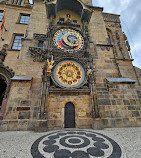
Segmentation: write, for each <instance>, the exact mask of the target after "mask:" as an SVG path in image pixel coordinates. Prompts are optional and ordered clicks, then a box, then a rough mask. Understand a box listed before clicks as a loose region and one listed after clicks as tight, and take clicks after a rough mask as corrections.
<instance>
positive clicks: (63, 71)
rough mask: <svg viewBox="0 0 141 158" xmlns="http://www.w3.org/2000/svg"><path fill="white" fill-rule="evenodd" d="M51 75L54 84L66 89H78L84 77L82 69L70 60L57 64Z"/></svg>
mask: <svg viewBox="0 0 141 158" xmlns="http://www.w3.org/2000/svg"><path fill="white" fill-rule="evenodd" d="M53 74H54V78H55V80H56V82H57V83H58V84H59V85H61V86H63V87H67V88H70V87H71V88H72V87H78V86H79V85H80V84H81V83H82V82H83V81H84V76H85V72H84V69H83V67H82V66H81V65H80V64H79V63H77V62H75V61H71V60H65V61H62V62H60V63H58V64H57V65H56V67H55V69H54V72H53Z"/></svg>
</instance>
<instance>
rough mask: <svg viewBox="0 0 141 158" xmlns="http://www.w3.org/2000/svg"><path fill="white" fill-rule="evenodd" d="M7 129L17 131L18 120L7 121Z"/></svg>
mask: <svg viewBox="0 0 141 158" xmlns="http://www.w3.org/2000/svg"><path fill="white" fill-rule="evenodd" d="M7 130H8V131H17V130H18V120H16V121H9V123H8V126H7Z"/></svg>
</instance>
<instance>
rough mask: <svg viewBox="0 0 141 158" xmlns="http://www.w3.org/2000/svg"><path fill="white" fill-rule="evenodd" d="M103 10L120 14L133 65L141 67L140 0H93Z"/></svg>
mask: <svg viewBox="0 0 141 158" xmlns="http://www.w3.org/2000/svg"><path fill="white" fill-rule="evenodd" d="M93 5H94V6H99V7H104V12H106V13H114V14H120V15H121V16H120V20H121V25H122V30H123V32H125V34H126V35H127V37H128V40H129V43H130V46H131V53H132V56H133V59H134V61H133V65H135V66H137V67H140V68H141V0H93Z"/></svg>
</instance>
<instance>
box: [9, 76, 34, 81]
mask: <svg viewBox="0 0 141 158" xmlns="http://www.w3.org/2000/svg"><path fill="white" fill-rule="evenodd" d="M32 78H33V77H30V76H14V77H13V78H11V80H18V81H31V80H32Z"/></svg>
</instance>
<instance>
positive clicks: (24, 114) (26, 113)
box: [18, 111, 30, 119]
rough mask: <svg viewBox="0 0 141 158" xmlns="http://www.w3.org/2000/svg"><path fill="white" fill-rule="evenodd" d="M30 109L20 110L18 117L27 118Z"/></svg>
mask: <svg viewBox="0 0 141 158" xmlns="http://www.w3.org/2000/svg"><path fill="white" fill-rule="evenodd" d="M29 118H30V111H20V112H19V115H18V119H29Z"/></svg>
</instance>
